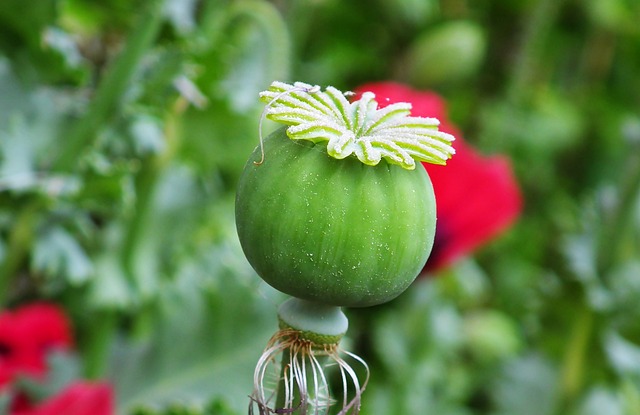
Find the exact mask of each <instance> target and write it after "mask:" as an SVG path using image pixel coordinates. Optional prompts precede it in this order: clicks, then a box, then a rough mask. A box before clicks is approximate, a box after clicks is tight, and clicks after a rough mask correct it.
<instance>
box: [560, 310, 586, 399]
mask: <svg viewBox="0 0 640 415" xmlns="http://www.w3.org/2000/svg"><path fill="white" fill-rule="evenodd" d="M593 320H594V316H593V311H591V309H590V308H589V306H588V305H587V304H584V303H583V304H582V306H581V308H580V311H579V312H578V315H577V317H576V319H575V321H574V325H573V329H572V332H571V337H570V338H569V342H568V344H567V349H566V352H565V356H564V362H563V365H562V372H561V376H562V377H561V379H560V382H561V383H560V390H561V391H562V399H563V402H562V403H561V404H562V405H566V404H568V403H569V402H572V401H573V399H574V398H575V397H576V396H577V395H578V393H579V392H580V389H581V387H582V381H583V375H584V362H585V359H586V357H587V351H588V350H589V347H588V346H589V340H590V338H591V334H592V331H593Z"/></svg>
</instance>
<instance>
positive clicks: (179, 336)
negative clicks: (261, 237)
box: [110, 241, 276, 412]
mask: <svg viewBox="0 0 640 415" xmlns="http://www.w3.org/2000/svg"><path fill="white" fill-rule="evenodd" d="M239 250H240V247H239V244H238V243H237V241H236V243H234V244H233V245H232V246H226V247H220V248H219V249H218V250H217V251H216V250H213V251H211V250H208V251H207V253H206V256H205V255H203V256H202V257H201V261H202V263H201V265H200V266H197V267H194V266H193V265H195V264H193V263H191V264H189V265H186V266H185V268H183V269H182V270H181V272H180V273H179V277H178V279H177V280H176V281H175V282H174V283H170V285H169V286H168V287H164V289H163V290H162V293H164V295H163V297H162V301H161V302H160V304H159V307H160V309H159V310H158V311H159V313H158V319H157V321H156V322H155V323H154V324H153V325H152V326H151V327H150V328H149V333H151V335H150V337H148V338H145V339H140V340H138V341H136V340H135V339H134V340H130V341H123V342H121V344H120V345H119V347H118V349H117V351H116V353H115V354H114V360H113V362H112V364H111V365H110V367H111V369H112V373H113V374H112V376H113V380H114V382H115V384H116V389H117V396H118V398H119V407H120V408H121V409H122V410H123V411H126V410H129V409H131V408H134V407H136V406H139V405H142V404H147V405H160V406H164V405H167V404H171V403H172V402H176V401H177V400H180V401H182V402H188V403H189V404H196V405H203V404H204V403H206V402H209V401H210V400H211V399H214V398H216V397H218V398H224V400H225V401H226V402H228V404H229V405H230V407H231V408H232V409H233V410H235V411H237V412H242V411H246V407H247V406H248V403H249V401H248V395H249V394H250V393H251V391H252V389H253V369H254V366H255V364H256V363H257V360H258V358H259V356H260V354H261V351H262V349H263V348H264V347H265V345H266V342H267V340H268V339H269V338H270V336H271V334H272V333H273V332H274V331H275V329H276V303H275V301H276V300H275V298H276V297H274V295H273V294H268V295H269V296H270V298H267V297H265V290H266V292H269V291H270V290H269V289H267V287H265V286H263V285H258V284H257V281H258V280H257V279H256V277H255V274H254V273H253V271H252V270H251V269H250V267H249V266H248V264H247V263H246V262H245V261H239V262H236V261H230V259H232V258H240V257H239V256H238V254H239ZM169 287H171V288H169Z"/></svg>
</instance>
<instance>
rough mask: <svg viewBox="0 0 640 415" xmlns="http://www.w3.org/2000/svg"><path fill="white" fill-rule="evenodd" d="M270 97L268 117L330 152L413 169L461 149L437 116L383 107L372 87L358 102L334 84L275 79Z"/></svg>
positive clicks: (442, 160) (265, 95) (290, 133)
mask: <svg viewBox="0 0 640 415" xmlns="http://www.w3.org/2000/svg"><path fill="white" fill-rule="evenodd" d="M260 98H261V100H263V101H265V100H269V104H268V106H269V107H270V108H269V109H268V110H267V114H268V115H267V117H268V118H269V119H273V120H275V121H278V122H281V123H284V124H287V125H289V127H288V129H287V135H288V136H289V137H290V138H291V139H294V140H309V141H312V142H314V143H319V142H323V141H326V142H327V153H328V154H329V155H330V156H331V157H334V158H337V159H344V158H346V157H348V156H350V155H354V156H355V157H356V158H358V159H359V160H360V161H361V162H362V163H364V164H367V165H371V166H375V165H377V164H378V163H379V162H380V161H381V160H382V159H385V160H387V162H389V163H391V164H397V165H400V166H402V167H403V168H405V169H408V170H412V169H414V168H415V166H416V163H415V162H416V160H417V161H424V162H428V163H435V164H446V162H447V160H448V159H449V158H451V156H452V155H453V154H454V153H455V150H454V149H453V147H452V146H451V143H452V142H453V141H454V137H453V136H452V135H450V134H447V133H444V132H442V131H439V130H438V125H439V121H438V120H437V119H435V118H423V117H412V116H411V104H409V103H402V102H401V103H394V104H391V105H388V106H386V107H385V108H382V109H379V108H378V102H377V101H375V95H374V94H373V93H372V92H365V93H363V94H362V97H361V98H360V99H359V100H357V101H354V102H349V101H348V100H347V98H346V97H345V94H343V93H342V92H340V91H339V90H337V89H336V88H334V87H331V86H329V87H327V88H326V89H325V90H324V91H321V90H320V87H318V86H311V85H309V84H305V83H301V82H296V83H294V84H293V85H289V84H285V83H282V82H274V83H272V85H271V86H270V88H269V90H267V91H264V92H262V93H261V94H260Z"/></svg>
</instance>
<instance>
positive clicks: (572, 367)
mask: <svg viewBox="0 0 640 415" xmlns="http://www.w3.org/2000/svg"><path fill="white" fill-rule="evenodd" d="M635 150H636V151H631V153H630V154H631V156H630V157H629V160H628V166H629V167H628V169H627V174H624V175H623V177H624V178H625V180H623V183H622V184H621V186H620V188H621V191H620V199H619V203H618V204H617V205H616V207H615V208H614V210H613V212H612V215H611V220H610V221H609V222H607V223H604V224H603V225H602V231H601V234H600V239H599V240H598V246H597V253H596V254H597V264H596V265H597V270H598V275H599V277H600V279H601V280H602V281H605V282H606V280H607V275H608V274H609V273H610V272H611V271H612V269H613V268H614V267H615V264H616V261H617V260H618V256H619V255H620V251H621V249H620V247H621V245H622V243H623V242H624V240H625V234H626V231H627V230H628V229H631V228H633V227H632V226H629V224H630V222H632V220H633V214H634V212H635V206H636V204H637V203H638V199H639V198H640V156H638V154H637V153H638V152H637V149H635ZM594 320H595V315H594V312H593V311H592V310H591V309H590V307H589V304H585V303H584V302H583V304H582V306H581V309H580V311H579V312H578V315H577V318H576V319H575V321H574V326H573V331H572V335H571V338H570V340H569V343H568V344H567V349H566V352H565V358H564V364H563V368H562V373H561V391H562V401H561V405H562V406H561V409H562V411H561V412H562V413H565V412H566V410H568V405H569V404H570V402H572V401H573V400H574V399H575V398H576V397H577V396H578V394H579V393H580V391H581V388H582V384H583V379H584V376H583V373H584V367H585V361H586V358H587V354H588V349H589V347H588V346H589V342H590V339H591V337H592V336H593V333H594V326H595V321H594Z"/></svg>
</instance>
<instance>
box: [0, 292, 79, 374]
mask: <svg viewBox="0 0 640 415" xmlns="http://www.w3.org/2000/svg"><path fill="white" fill-rule="evenodd" d="M72 345H73V340H72V337H71V329H70V325H69V321H68V320H67V317H66V316H65V314H64V313H63V312H62V310H60V309H59V308H58V307H57V306H55V305H53V304H47V303H33V304H29V305H26V306H24V307H21V308H19V309H17V310H15V311H13V312H11V311H4V312H2V313H0V387H2V386H3V385H6V384H7V383H9V382H11V381H12V380H13V379H14V378H15V376H17V375H18V374H20V373H23V374H28V375H30V376H33V377H42V376H43V375H44V374H45V372H46V359H47V355H48V353H49V352H50V351H52V350H55V349H58V350H67V349H69V348H71V347H72Z"/></svg>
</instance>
